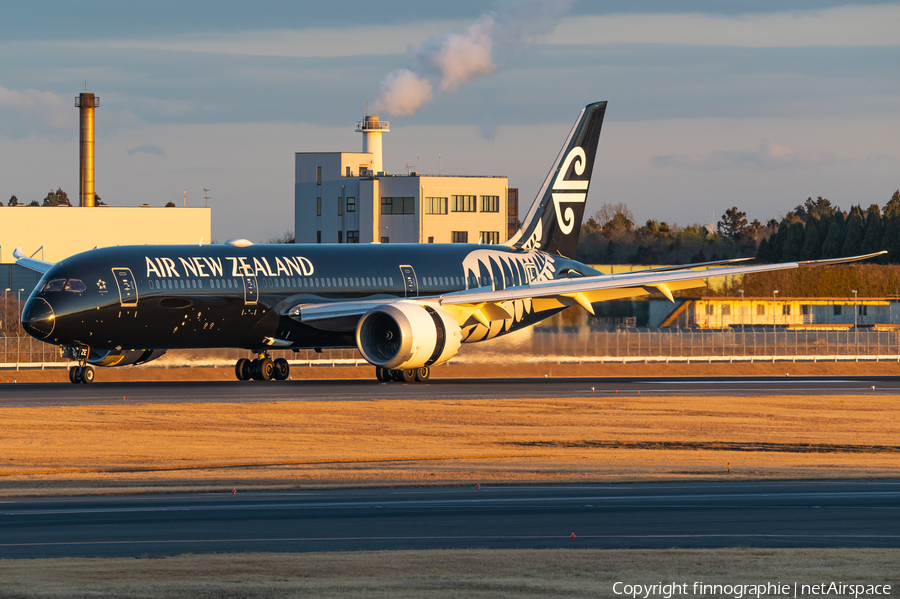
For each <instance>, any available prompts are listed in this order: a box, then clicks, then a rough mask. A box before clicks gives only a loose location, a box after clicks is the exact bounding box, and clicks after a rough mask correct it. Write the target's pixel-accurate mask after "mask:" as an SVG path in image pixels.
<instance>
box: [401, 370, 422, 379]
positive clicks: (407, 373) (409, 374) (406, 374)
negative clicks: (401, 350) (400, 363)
mask: <svg viewBox="0 0 900 599" xmlns="http://www.w3.org/2000/svg"><path fill="white" fill-rule="evenodd" d="M416 370H418V368H406V369H404V370H401V371H400V380H401V381H403V382H404V383H415V382H416Z"/></svg>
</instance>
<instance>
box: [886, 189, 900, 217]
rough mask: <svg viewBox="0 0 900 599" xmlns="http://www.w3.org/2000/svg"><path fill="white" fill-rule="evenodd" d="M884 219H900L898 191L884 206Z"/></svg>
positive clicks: (899, 196) (899, 192)
mask: <svg viewBox="0 0 900 599" xmlns="http://www.w3.org/2000/svg"><path fill="white" fill-rule="evenodd" d="M884 217H885V218H900V189H898V190H897V191H895V192H894V195H892V196H891V199H890V200H888V203H887V204H885V205H884Z"/></svg>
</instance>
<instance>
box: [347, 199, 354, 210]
mask: <svg viewBox="0 0 900 599" xmlns="http://www.w3.org/2000/svg"><path fill="white" fill-rule="evenodd" d="M347 212H356V198H347Z"/></svg>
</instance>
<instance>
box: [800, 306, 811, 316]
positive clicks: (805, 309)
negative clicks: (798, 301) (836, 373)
mask: <svg viewBox="0 0 900 599" xmlns="http://www.w3.org/2000/svg"><path fill="white" fill-rule="evenodd" d="M811 310H812V306H810V305H809V304H803V305H802V306H800V313H801V314H803V316H809V315H810V312H811Z"/></svg>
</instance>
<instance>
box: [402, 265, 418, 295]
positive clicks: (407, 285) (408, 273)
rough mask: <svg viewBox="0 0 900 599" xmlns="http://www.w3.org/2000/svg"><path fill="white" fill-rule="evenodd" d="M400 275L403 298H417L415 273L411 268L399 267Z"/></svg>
mask: <svg viewBox="0 0 900 599" xmlns="http://www.w3.org/2000/svg"><path fill="white" fill-rule="evenodd" d="M400 274H401V275H403V276H402V277H401V279H402V281H403V291H404V296H405V297H419V281H418V280H417V279H416V271H415V270H413V267H412V266H404V265H401V266H400Z"/></svg>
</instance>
